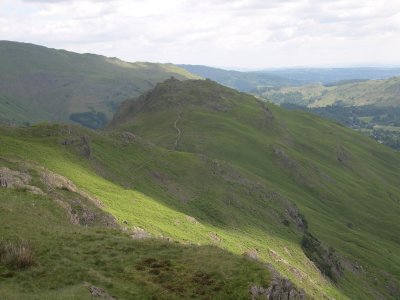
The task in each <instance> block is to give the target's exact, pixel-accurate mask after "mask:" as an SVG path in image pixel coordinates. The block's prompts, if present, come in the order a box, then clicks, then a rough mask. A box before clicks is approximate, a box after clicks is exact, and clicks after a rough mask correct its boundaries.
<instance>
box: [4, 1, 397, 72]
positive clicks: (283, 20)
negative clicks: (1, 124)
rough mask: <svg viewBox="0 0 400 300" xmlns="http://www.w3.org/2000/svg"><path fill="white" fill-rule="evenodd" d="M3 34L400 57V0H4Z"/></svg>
mask: <svg viewBox="0 0 400 300" xmlns="http://www.w3.org/2000/svg"><path fill="white" fill-rule="evenodd" d="M0 40H13V41H21V42H31V43H35V44H40V45H44V46H48V47H53V48H63V49H67V50H71V51H76V52H91V53H98V54H103V55H107V56H116V57H119V58H121V59H124V60H128V61H152V62H173V63H188V64H204V65H211V66H223V67H231V68H256V69H262V68H272V67H288V66H358V65H364V66H365V65H397V66H399V65H400V0H344V1H342V0H164V1H162V0H159V1H156V0H108V1H106V0H87V1H80V0H68V1H67V0H47V1H46V0H0Z"/></svg>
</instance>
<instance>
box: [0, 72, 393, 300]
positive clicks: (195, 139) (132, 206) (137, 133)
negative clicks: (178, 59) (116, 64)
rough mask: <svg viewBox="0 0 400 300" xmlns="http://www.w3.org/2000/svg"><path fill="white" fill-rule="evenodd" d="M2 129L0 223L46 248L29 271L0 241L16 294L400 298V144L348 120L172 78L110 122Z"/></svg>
mask: <svg viewBox="0 0 400 300" xmlns="http://www.w3.org/2000/svg"><path fill="white" fill-rule="evenodd" d="M0 140H1V147H0V158H1V160H0V164H1V168H0V173H1V172H2V173H1V174H2V177H1V178H3V179H2V181H1V182H2V186H3V187H2V188H0V193H1V194H0V195H1V197H0V199H2V200H1V201H0V205H1V206H0V213H1V214H2V215H1V219H2V220H6V221H4V224H7V225H6V226H2V227H0V233H1V236H2V237H4V238H3V239H5V242H8V241H9V240H11V241H12V242H13V241H14V240H15V237H18V238H19V239H22V240H23V241H25V243H28V242H29V244H30V245H32V247H33V248H34V249H36V250H35V252H34V253H35V258H36V263H35V264H33V265H32V266H30V267H27V268H26V269H25V270H22V271H21V270H19V269H15V268H14V269H13V268H12V266H13V265H12V264H11V266H10V264H9V265H7V264H5V263H4V262H3V264H1V262H2V259H1V251H0V278H1V281H0V295H5V296H7V298H9V299H31V298H29V297H31V296H32V295H36V294H37V295H39V296H38V298H40V297H42V298H43V297H44V298H45V297H47V298H51V297H52V295H55V294H57V295H62V296H63V297H64V299H65V298H66V299H68V297H69V298H70V299H74V297H75V298H76V297H81V298H83V299H84V298H85V297H87V298H90V297H91V294H92V295H93V293H97V292H99V290H100V292H101V291H102V293H103V294H104V293H106V294H107V295H111V296H113V297H115V298H117V299H129V297H130V298H134V297H136V298H150V297H155V298H161V299H174V298H188V297H194V298H217V299H218V298H220V299H227V298H228V299H246V298H251V297H255V298H256V297H261V298H263V297H264V298H265V297H270V298H269V299H282V298H279V297H287V298H288V297H289V295H292V298H294V299H304V297H305V298H307V299H308V298H310V299H324V298H325V299H329V298H331V299H332V298H335V299H376V298H382V299H397V298H398V297H399V295H400V253H399V251H398V249H399V245H400V240H399V236H398V234H397V233H398V232H399V230H400V222H399V213H400V198H399V196H398V195H399V194H400V189H399V186H400V184H399V183H400V182H399V177H398V176H397V175H398V170H399V168H400V156H399V153H396V152H394V151H393V150H391V149H390V148H387V147H385V146H383V145H379V144H378V143H376V142H375V141H373V140H371V139H369V138H367V137H363V136H361V135H359V134H357V133H355V132H353V131H352V130H350V129H347V128H345V127H343V126H340V125H338V124H336V123H333V122H330V121H327V120H324V119H322V118H319V117H317V116H314V115H311V114H308V113H305V112H300V111H287V110H284V109H282V108H279V107H277V106H275V105H273V104H268V103H265V102H262V101H260V100H258V99H256V98H254V97H252V96H250V95H247V94H243V93H240V92H237V91H235V90H232V89H230V88H227V87H224V86H221V85H219V84H217V83H215V82H213V81H210V80H186V81H179V80H177V79H173V78H172V79H169V80H166V81H165V82H163V83H160V84H157V85H156V87H155V88H154V89H152V90H150V91H148V92H146V93H145V94H143V95H142V96H140V97H138V98H134V99H131V100H127V101H125V102H124V103H123V104H122V105H121V107H120V109H119V110H118V112H117V114H116V115H115V117H114V118H113V120H112V121H111V122H110V124H109V125H108V126H107V130H105V131H92V130H89V129H84V128H80V127H77V126H71V125H46V124H42V125H37V126H32V127H21V128H9V127H2V128H1V130H0ZM28 176H29V177H28ZM4 178H5V179H6V181H7V180H8V183H10V182H13V181H14V185H10V184H4ZM7 178H8V179H7ZM18 178H19V181H18ZM16 183H19V184H16ZM38 188H39V189H40V190H38ZM27 207H29V209H24V208H27ZM148 237H153V239H149V238H148ZM131 238H133V240H132V239H131ZM14 243H15V242H14ZM3 248H6V247H3ZM0 250H1V247H0ZM245 257H247V258H245ZM249 258H251V259H250V260H249ZM265 263H269V264H271V265H272V266H273V268H272V267H269V268H267V267H266V266H265V265H263V264H265ZM275 270H276V271H277V272H279V273H280V275H279V276H278V275H277V274H276V271H275ZM71 274H73V275H71ZM277 276H278V277H277ZM37 278H39V279H37ZM283 278H289V279H290V280H291V282H292V283H289V282H287V281H285V279H283ZM301 289H304V293H305V295H306V296H303V292H302V291H301ZM271 290H272V294H274V293H275V294H274V296H272V295H271ZM268 291H269V292H268ZM268 293H270V294H268ZM267 294H268V295H270V296H267ZM274 297H275V298H274Z"/></svg>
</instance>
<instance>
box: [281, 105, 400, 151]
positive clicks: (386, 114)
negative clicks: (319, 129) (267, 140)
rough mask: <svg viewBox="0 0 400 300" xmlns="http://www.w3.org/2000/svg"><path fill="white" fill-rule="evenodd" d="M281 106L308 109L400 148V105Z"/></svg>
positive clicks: (383, 142)
mask: <svg viewBox="0 0 400 300" xmlns="http://www.w3.org/2000/svg"><path fill="white" fill-rule="evenodd" d="M281 106H282V107H284V108H286V109H297V110H304V111H308V112H310V113H314V114H317V115H319V116H321V117H324V118H328V119H331V120H334V121H336V122H338V123H341V124H343V125H345V126H347V127H350V128H353V129H356V130H360V131H361V132H363V133H365V134H368V135H369V136H371V137H372V138H374V139H376V140H377V141H379V142H380V143H382V144H385V145H387V146H389V147H392V148H394V149H397V150H400V107H378V106H374V105H364V106H343V105H341V103H337V104H335V105H331V106H326V107H317V108H308V107H305V106H301V105H297V104H293V103H282V104H281ZM381 126H382V127H381ZM388 126H390V127H388ZM385 127H386V128H385ZM397 127H398V128H397Z"/></svg>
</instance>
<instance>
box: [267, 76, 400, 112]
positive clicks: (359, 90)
mask: <svg viewBox="0 0 400 300" xmlns="http://www.w3.org/2000/svg"><path fill="white" fill-rule="evenodd" d="M296 92H299V93H301V94H302V95H303V98H304V99H298V100H299V101H300V103H298V104H300V105H308V106H310V107H321V106H327V105H332V104H334V103H335V102H337V101H342V102H343V103H344V104H345V105H347V106H359V105H370V104H372V105H378V106H399V105H400V78H398V77H393V78H390V79H385V80H368V81H362V82H354V83H345V84H339V85H334V86H328V87H325V86H323V85H306V86H301V87H282V88H279V89H276V90H271V91H269V92H266V93H263V95H262V96H263V97H265V98H267V99H269V98H271V96H273V94H277V95H278V94H283V96H284V94H287V93H296ZM294 102H296V101H294Z"/></svg>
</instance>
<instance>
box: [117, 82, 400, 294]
mask: <svg viewBox="0 0 400 300" xmlns="http://www.w3.org/2000/svg"><path fill="white" fill-rule="evenodd" d="M110 128H114V129H115V128H117V129H119V130H124V131H130V132H132V133H134V134H136V135H138V136H141V137H142V138H144V139H148V140H150V141H152V142H153V143H155V144H156V145H158V146H162V147H165V148H168V149H171V150H173V149H175V150H177V151H179V152H180V153H182V155H183V153H185V154H184V155H186V156H187V155H189V154H188V153H192V154H191V155H194V154H196V155H200V156H201V155H205V156H207V157H209V158H211V159H217V160H218V161H223V162H224V163H226V164H229V165H230V166H232V167H235V168H238V169H240V170H241V171H243V172H246V173H247V174H251V176H255V177H256V178H257V179H255V182H260V183H263V184H265V186H266V187H268V188H269V189H271V190H273V191H277V192H278V193H279V194H280V195H282V196H283V197H285V198H287V199H289V201H292V202H293V203H295V204H296V205H297V206H298V207H299V209H300V212H301V213H303V214H304V215H305V218H306V220H307V221H308V224H309V231H310V232H311V233H312V234H315V235H316V236H317V237H318V238H319V239H320V240H322V241H323V242H325V243H326V244H327V245H329V246H331V247H333V248H334V249H335V250H336V251H337V253H339V255H340V256H341V257H343V260H344V262H343V264H344V265H346V264H347V265H351V266H353V267H350V269H351V268H352V269H353V273H352V272H348V273H346V274H347V275H345V276H343V277H342V278H341V279H339V283H338V284H339V287H340V289H341V290H342V291H344V293H347V295H350V296H351V297H356V295H358V296H357V297H361V296H360V295H364V297H366V295H369V297H372V298H373V297H375V296H376V295H378V294H379V293H384V294H385V295H388V294H390V292H389V290H388V289H387V286H388V284H387V283H388V282H391V285H395V286H398V279H399V275H400V257H399V254H398V253H399V251H398V249H399V242H400V241H399V236H398V232H399V229H400V228H399V227H400V222H399V213H400V207H399V205H400V204H399V203H400V199H399V195H400V190H399V186H400V184H399V183H400V179H399V177H398V175H397V174H398V170H399V168H400V156H399V155H398V153H396V152H394V151H392V150H390V149H388V148H386V147H384V146H382V145H379V144H378V143H376V142H374V141H373V140H371V139H369V138H366V137H362V136H360V135H358V134H356V133H354V132H352V131H351V130H349V129H346V128H344V127H342V126H340V125H338V124H335V123H332V122H329V121H326V120H323V119H321V118H319V117H316V116H312V115H310V114H307V113H302V112H289V111H285V110H282V109H280V108H278V107H275V106H273V105H269V104H265V103H263V102H260V101H258V100H257V99H255V98H253V97H251V96H249V95H245V94H241V93H238V92H236V91H234V90H231V89H228V88H225V87H222V86H220V85H217V84H216V83H214V82H212V81H209V80H208V81H185V82H179V81H177V80H168V81H167V82H164V83H163V84H159V85H158V86H157V87H156V88H155V89H154V90H152V91H151V92H149V93H147V94H145V95H144V96H141V97H140V98H138V99H134V100H130V101H126V102H125V103H124V104H123V105H122V106H121V108H120V110H119V112H118V113H117V114H116V116H115V117H114V120H113V121H112V122H111V124H110ZM177 129H179V130H177ZM174 153H175V152H174ZM189 170H190V171H189V173H188V172H186V173H184V174H185V176H189V178H190V180H189V181H190V182H191V184H192V185H193V184H196V182H197V181H198V179H196V178H191V177H190V175H188V174H191V172H194V171H193V169H189ZM176 174H181V171H179V172H178V171H177V172H176ZM185 176H183V178H186V177H185ZM201 178H202V177H201ZM182 180H183V179H182ZM185 186H187V185H185ZM221 188H222V187H221ZM229 189H230V187H229V188H228V189H227V190H228V191H229ZM235 194H236V193H235ZM227 198H228V199H229V198H230V197H229V196H228V197H227ZM189 199H190V197H189ZM215 199H219V198H218V197H215ZM228 199H227V200H226V201H227V202H228V203H229V200H228ZM244 199H246V201H247V202H249V203H254V202H253V201H254V200H252V197H251V196H245V197H244ZM258 211H259V210H257V209H256V210H255V211H253V212H252V213H250V214H249V215H247V216H246V218H245V220H246V221H249V220H262V221H261V222H265V223H268V222H267V221H266V219H268V220H270V219H271V218H266V217H264V219H262V218H261V219H259V218H260V216H257V214H256V212H258ZM215 219H221V218H220V216H218V217H217V216H216V218H215ZM233 225H236V224H234V223H232V224H231V225H230V226H233ZM253 226H254V225H253ZM273 226H274V227H275V228H276V226H275V225H273ZM236 228H243V224H240V225H238V226H237V227H236ZM262 230H265V229H262ZM298 242H299V240H297V243H298ZM286 259H287V258H285V260H286ZM347 260H348V261H347ZM349 261H350V262H349ZM359 265H361V266H362V267H360V268H361V269H362V271H359V272H358V271H357V268H358V267H359ZM354 266H358V267H354ZM361 269H360V270H361ZM372 274H373V275H372ZM385 274H386V275H385ZM386 276H387V277H386ZM385 277H386V279H384V278H385ZM374 278H377V279H376V280H377V281H376V280H375V279H374ZM379 278H380V279H379ZM380 280H382V281H380ZM384 282H386V283H384ZM392 282H394V283H392ZM385 286H386V287H385ZM384 290H386V292H385V291H384ZM392 292H393V291H392ZM373 295H375V296H373ZM357 297H356V298H357ZM392 297H394V296H393V295H392Z"/></svg>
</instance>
